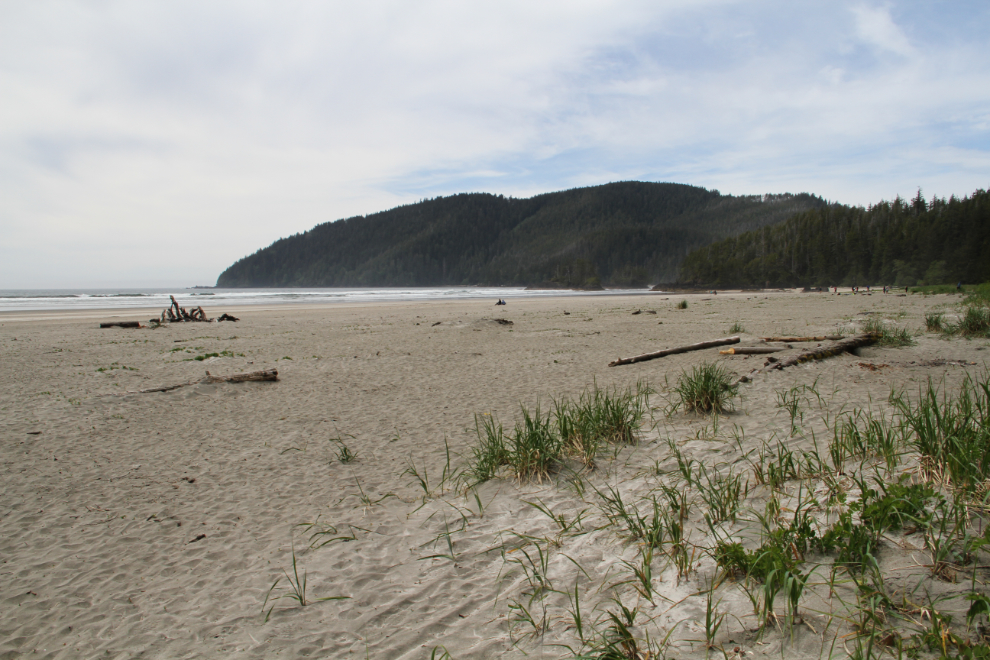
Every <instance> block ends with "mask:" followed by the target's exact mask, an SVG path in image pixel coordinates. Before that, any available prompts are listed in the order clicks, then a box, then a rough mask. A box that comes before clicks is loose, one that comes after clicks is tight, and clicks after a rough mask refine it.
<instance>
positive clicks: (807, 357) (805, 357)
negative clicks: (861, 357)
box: [736, 332, 880, 383]
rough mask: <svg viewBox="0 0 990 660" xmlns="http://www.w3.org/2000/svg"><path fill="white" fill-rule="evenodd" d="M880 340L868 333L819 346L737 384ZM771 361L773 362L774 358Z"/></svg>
mask: <svg viewBox="0 0 990 660" xmlns="http://www.w3.org/2000/svg"><path fill="white" fill-rule="evenodd" d="M879 338H880V336H879V335H878V334H877V333H875V332H868V333H866V334H863V335H856V336H855V337H849V338H847V339H843V340H841V341H837V342H835V343H834V344H831V345H829V346H818V347H816V348H812V349H809V350H806V351H802V352H801V353H799V354H797V355H795V356H794V357H790V358H787V359H786V360H779V361H775V362H772V363H770V364H768V365H766V366H765V367H763V368H762V369H754V370H753V371H751V372H750V373H749V374H747V375H745V376H741V377H740V378H739V380H737V381H736V383H748V382H749V381H751V380H753V377H754V376H756V375H757V374H760V373H765V372H768V371H777V370H780V369H786V368H787V367H793V366H794V365H796V364H801V363H802V362H809V361H811V360H824V359H826V358H830V357H835V356H836V355H841V354H842V353H846V352H849V351H853V350H855V349H857V348H860V347H861V346H869V345H870V344H873V343H876V341H877V340H878V339H879ZM770 359H771V360H773V359H774V358H770Z"/></svg>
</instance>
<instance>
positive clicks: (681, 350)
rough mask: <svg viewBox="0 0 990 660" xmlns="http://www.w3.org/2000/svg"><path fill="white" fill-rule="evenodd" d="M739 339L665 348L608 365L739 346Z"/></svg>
mask: <svg viewBox="0 0 990 660" xmlns="http://www.w3.org/2000/svg"><path fill="white" fill-rule="evenodd" d="M738 343H739V337H727V338H726V339H715V340H712V341H703V342H700V343H698V344H689V345H688V346H678V347H677V348H665V349H663V350H662V351H656V352H655V353H646V354H644V355H637V356H635V357H628V358H619V359H618V360H614V361H612V362H609V363H608V366H610V367H617V366H619V365H620V364H633V363H635V362H646V361H647V360H655V359H657V358H662V357H664V356H666V355H677V354H678V353H689V352H691V351H700V350H704V349H706V348H715V347H716V346H726V345H727V344H738Z"/></svg>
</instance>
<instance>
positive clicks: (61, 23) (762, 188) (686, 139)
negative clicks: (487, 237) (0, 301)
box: [0, 0, 990, 288]
mask: <svg viewBox="0 0 990 660" xmlns="http://www.w3.org/2000/svg"><path fill="white" fill-rule="evenodd" d="M963 4H965V3H963ZM895 17H896V22H895ZM981 17H982V18H983V19H987V18H990V16H988V15H987V10H986V9H980V6H979V5H975V4H974V5H972V6H962V7H958V8H955V6H954V8H952V9H947V8H943V10H940V11H939V12H932V11H929V10H927V9H925V8H924V7H917V6H914V5H911V6H903V7H902V6H900V5H884V6H874V5H862V4H855V5H848V4H834V5H813V6H806V5H803V4H802V5H800V6H798V5H796V4H793V3H780V2H769V1H768V2H755V3H742V2H732V1H726V0H713V1H711V2H705V3H697V2H660V3H657V2H622V3H620V2H610V1H607V0H603V1H601V2H569V3H563V2H546V3H532V2H528V3H523V2H504V3H489V4H486V5H477V4H475V5H470V4H464V3H450V2H441V1H439V0H434V1H426V2H422V3H406V2H382V3H364V4H360V5H355V4H352V5H339V4H336V5H335V4H328V3H319V2H297V3H291V4H287V5H280V6H278V7H275V6H272V5H271V4H270V3H262V2H237V3H234V2H227V3H224V2H218V3H195V2H185V1H176V2H170V3H164V4H157V5H156V4H151V5H149V4H140V3H129V2H114V1H107V2H102V3H85V2H59V3H55V2H44V1H43V0H42V1H39V2H32V3H8V4H4V5H0V94H2V97H3V98H4V101H5V102H4V103H3V104H0V189H2V190H4V195H2V196H0V227H2V228H3V231H2V232H0V288H9V287H13V286H66V285H67V284H66V283H68V282H73V283H79V285H80V286H87V285H92V283H95V282H100V283H110V282H116V283H117V284H126V283H127V282H134V281H137V280H139V279H142V278H143V280H142V281H152V280H154V281H157V282H160V283H163V284H164V283H183V284H203V283H208V282H211V281H213V280H214V279H215V278H216V276H217V274H219V272H220V271H221V270H222V269H223V268H224V267H226V266H227V265H229V264H230V263H231V262H232V261H233V260H235V259H237V258H239V257H241V256H244V255H245V254H248V253H250V252H253V251H254V250H256V249H258V248H260V247H263V246H265V245H267V244H268V243H270V242H271V241H273V240H275V239H277V238H279V237H281V236H285V235H288V234H292V233H295V232H298V231H304V230H306V229H308V228H310V227H312V226H313V225H315V224H317V223H319V222H325V221H328V220H334V219H337V218H342V217H348V216H351V215H356V214H364V213H373V212H375V211H379V210H383V209H386V208H390V207H392V206H396V205H398V204H402V203H408V202H413V201H417V200H419V199H421V198H423V197H433V196H436V195H443V194H453V193H457V192H463V191H489V192H494V193H502V194H506V195H515V196H526V195H529V194H535V193H539V192H545V191H549V190H558V189H563V188H570V187H574V186H579V185H591V184H596V183H604V182H606V181H609V180H617V179H641V180H665V181H680V182H684V183H692V184H696V185H703V186H706V187H714V188H719V189H720V190H722V191H723V192H734V193H753V192H759V193H762V192H783V191H791V192H798V191H810V192H816V193H819V194H823V195H825V196H827V197H829V198H830V199H836V200H839V201H846V202H852V203H862V204H866V203H870V202H874V201H877V200H878V199H880V198H882V197H893V196H894V195H895V194H902V195H908V196H910V194H913V192H914V189H915V188H916V187H917V186H918V185H922V186H923V187H924V188H925V190H926V191H931V192H935V190H934V188H935V187H939V190H942V191H944V192H945V193H946V194H950V193H953V192H954V193H956V194H962V193H965V192H969V191H971V190H972V189H973V188H975V187H977V186H983V187H985V186H986V185H987V182H986V174H985V172H986V171H987V170H986V168H985V163H986V158H987V153H988V143H990V140H988V139H987V138H988V122H987V116H988V115H987V108H988V107H990V103H988V101H990V91H987V90H990V57H987V54H988V53H987V50H988V48H987V41H986V37H985V36H984V35H983V34H982V32H981V31H980V30H976V29H974V28H973V27H972V24H973V23H974V22H976V23H979V22H980V21H981V20H982V19H981ZM929 180H931V181H937V182H938V185H937V186H935V185H934V184H929V183H928V181H929ZM942 186H944V187H942Z"/></svg>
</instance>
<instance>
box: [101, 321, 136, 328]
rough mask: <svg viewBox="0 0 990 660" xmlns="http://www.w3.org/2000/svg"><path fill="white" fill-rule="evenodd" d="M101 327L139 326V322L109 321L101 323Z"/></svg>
mask: <svg viewBox="0 0 990 660" xmlns="http://www.w3.org/2000/svg"><path fill="white" fill-rule="evenodd" d="M100 327H101V328H140V327H141V324H140V323H139V322H137V321H110V322H108V323H101V324H100Z"/></svg>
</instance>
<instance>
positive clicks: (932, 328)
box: [925, 309, 945, 332]
mask: <svg viewBox="0 0 990 660" xmlns="http://www.w3.org/2000/svg"><path fill="white" fill-rule="evenodd" d="M925 329H926V330H927V331H928V332H942V331H943V330H944V329H945V312H943V311H940V310H934V309H933V310H931V311H930V312H926V313H925Z"/></svg>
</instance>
